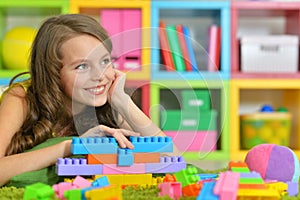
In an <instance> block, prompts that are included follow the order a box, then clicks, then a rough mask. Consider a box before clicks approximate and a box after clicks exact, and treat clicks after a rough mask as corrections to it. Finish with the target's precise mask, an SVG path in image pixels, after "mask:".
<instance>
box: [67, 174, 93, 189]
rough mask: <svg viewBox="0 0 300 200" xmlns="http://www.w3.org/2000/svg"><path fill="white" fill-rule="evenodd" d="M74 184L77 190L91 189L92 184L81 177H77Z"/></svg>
mask: <svg viewBox="0 0 300 200" xmlns="http://www.w3.org/2000/svg"><path fill="white" fill-rule="evenodd" d="M72 184H73V185H74V186H75V187H76V188H84V187H90V186H91V185H92V183H91V182H90V181H88V180H87V179H85V178H83V177H81V176H76V177H75V178H74V180H73V182H72Z"/></svg>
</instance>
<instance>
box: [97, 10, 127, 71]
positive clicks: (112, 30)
mask: <svg viewBox="0 0 300 200" xmlns="http://www.w3.org/2000/svg"><path fill="white" fill-rule="evenodd" d="M122 21H123V20H122V10H121V9H103V10H101V24H102V26H103V27H104V28H105V29H106V30H107V32H108V34H109V35H110V38H111V40H112V43H113V51H112V57H113V58H114V59H116V58H117V60H115V62H114V64H115V68H116V69H119V70H122V68H123V58H122V54H123V42H122V40H123V39H122V37H123V33H122V32H123V26H122V23H123V22H122Z"/></svg>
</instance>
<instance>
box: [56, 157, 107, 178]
mask: <svg viewBox="0 0 300 200" xmlns="http://www.w3.org/2000/svg"><path fill="white" fill-rule="evenodd" d="M102 169H103V165H101V164H97V165H88V164H87V160H86V159H84V158H58V159H57V162H56V173H57V175H59V176H77V175H86V176H88V175H96V174H102Z"/></svg>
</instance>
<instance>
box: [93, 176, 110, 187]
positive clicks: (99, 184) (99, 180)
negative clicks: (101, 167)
mask: <svg viewBox="0 0 300 200" xmlns="http://www.w3.org/2000/svg"><path fill="white" fill-rule="evenodd" d="M109 185H110V184H109V181H108V178H107V176H102V177H100V178H97V179H96V180H94V181H93V182H92V186H97V187H105V186H109Z"/></svg>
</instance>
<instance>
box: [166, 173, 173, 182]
mask: <svg viewBox="0 0 300 200" xmlns="http://www.w3.org/2000/svg"><path fill="white" fill-rule="evenodd" d="M164 182H176V178H175V176H174V175H172V174H166V176H165V177H164Z"/></svg>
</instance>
